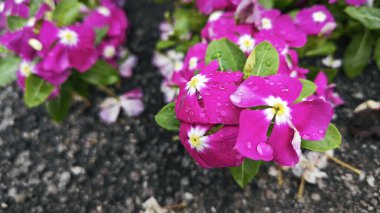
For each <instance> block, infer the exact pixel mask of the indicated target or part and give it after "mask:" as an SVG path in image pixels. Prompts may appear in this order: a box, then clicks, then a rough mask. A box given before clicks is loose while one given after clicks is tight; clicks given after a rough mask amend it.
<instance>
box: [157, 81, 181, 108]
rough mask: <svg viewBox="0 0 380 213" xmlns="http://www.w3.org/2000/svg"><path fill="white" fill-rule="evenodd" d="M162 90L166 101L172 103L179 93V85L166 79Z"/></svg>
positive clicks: (162, 84)
mask: <svg viewBox="0 0 380 213" xmlns="http://www.w3.org/2000/svg"><path fill="white" fill-rule="evenodd" d="M160 89H161V92H162V93H163V94H164V101H165V103H170V102H172V101H174V100H175V98H176V97H177V95H178V87H177V86H176V84H175V83H173V82H171V81H169V80H167V79H164V80H163V81H162V83H161V87H160Z"/></svg>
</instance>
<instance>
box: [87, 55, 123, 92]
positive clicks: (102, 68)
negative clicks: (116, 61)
mask: <svg viewBox="0 0 380 213" xmlns="http://www.w3.org/2000/svg"><path fill="white" fill-rule="evenodd" d="M80 76H81V78H82V79H83V80H85V81H87V82H88V83H90V84H94V85H98V86H106V85H111V84H114V83H116V82H118V81H119V73H118V72H117V70H116V69H115V68H114V67H112V65H111V64H109V63H107V62H105V61H103V60H99V61H97V62H96V63H95V64H94V66H92V67H91V68H90V69H89V70H88V71H87V72H85V73H83V74H81V75H80Z"/></svg>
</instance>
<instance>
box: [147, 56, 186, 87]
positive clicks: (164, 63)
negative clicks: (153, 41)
mask: <svg viewBox="0 0 380 213" xmlns="http://www.w3.org/2000/svg"><path fill="white" fill-rule="evenodd" d="M183 57H184V55H183V53H180V52H176V51H174V50H169V51H168V52H167V53H166V54H162V53H158V52H156V53H155V54H154V57H153V64H154V65H155V66H156V67H158V70H159V71H160V73H161V75H162V76H164V77H165V78H166V79H169V80H171V79H172V78H173V74H174V72H175V71H179V70H181V69H182V68H183Z"/></svg>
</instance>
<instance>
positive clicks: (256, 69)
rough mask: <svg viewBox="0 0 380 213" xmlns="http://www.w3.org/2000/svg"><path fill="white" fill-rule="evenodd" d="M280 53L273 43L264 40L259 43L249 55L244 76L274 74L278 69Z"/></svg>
mask: <svg viewBox="0 0 380 213" xmlns="http://www.w3.org/2000/svg"><path fill="white" fill-rule="evenodd" d="M279 64H280V62H279V55H278V52H277V50H276V49H275V48H274V47H273V46H272V44H271V43H269V42H267V41H264V42H261V43H260V44H258V45H257V46H256V47H255V49H254V50H253V51H252V53H251V54H250V55H249V57H248V59H247V62H246V63H245V66H244V69H243V71H244V78H248V77H249V76H252V75H255V76H268V75H274V74H276V73H277V71H278V66H279Z"/></svg>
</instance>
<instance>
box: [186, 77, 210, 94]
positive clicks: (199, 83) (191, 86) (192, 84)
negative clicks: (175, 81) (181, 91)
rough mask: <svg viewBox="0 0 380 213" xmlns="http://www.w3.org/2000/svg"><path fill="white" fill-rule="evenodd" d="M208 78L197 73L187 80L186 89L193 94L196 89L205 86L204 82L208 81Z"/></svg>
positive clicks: (198, 89)
mask: <svg viewBox="0 0 380 213" xmlns="http://www.w3.org/2000/svg"><path fill="white" fill-rule="evenodd" d="M208 80H209V79H208V78H207V77H206V76H204V75H201V74H198V75H196V76H194V77H192V78H191V80H190V81H189V82H187V84H186V90H187V91H188V94H189V95H193V94H195V92H196V91H201V90H202V89H203V88H205V87H206V82H208Z"/></svg>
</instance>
